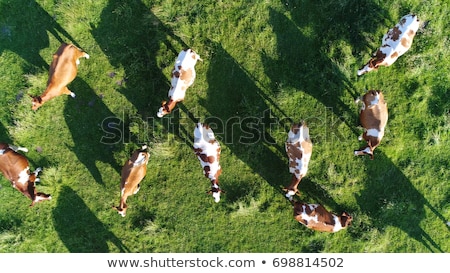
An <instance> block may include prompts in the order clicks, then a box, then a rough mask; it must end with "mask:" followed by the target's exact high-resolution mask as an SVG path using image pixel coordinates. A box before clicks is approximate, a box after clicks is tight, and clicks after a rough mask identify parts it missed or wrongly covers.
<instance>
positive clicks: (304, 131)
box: [283, 122, 313, 200]
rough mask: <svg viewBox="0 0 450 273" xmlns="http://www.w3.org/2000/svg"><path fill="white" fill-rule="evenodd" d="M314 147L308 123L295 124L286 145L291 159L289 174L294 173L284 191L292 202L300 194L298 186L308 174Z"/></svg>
mask: <svg viewBox="0 0 450 273" xmlns="http://www.w3.org/2000/svg"><path fill="white" fill-rule="evenodd" d="M312 146H313V145H312V142H311V138H310V137H309V128H308V126H307V125H306V122H302V123H301V124H300V123H294V124H293V125H292V126H291V129H290V131H289V133H288V138H287V140H286V143H285V149H286V153H287V155H288V158H289V172H290V173H292V179H291V184H289V186H287V187H286V188H284V189H283V190H284V191H285V192H286V197H287V198H289V200H292V197H293V196H294V195H295V194H297V193H298V189H297V187H298V184H299V183H300V181H301V180H302V178H303V177H304V176H305V175H306V173H307V172H308V165H309V160H310V159H311V154H312Z"/></svg>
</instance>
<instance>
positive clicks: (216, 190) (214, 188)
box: [206, 181, 225, 203]
mask: <svg viewBox="0 0 450 273" xmlns="http://www.w3.org/2000/svg"><path fill="white" fill-rule="evenodd" d="M206 193H208V194H211V195H212V197H213V198H214V202H216V203H219V202H220V194H221V193H225V191H224V190H222V189H221V188H220V187H219V184H218V183H216V182H215V181H214V182H212V183H211V189H210V190H209V191H207V192H206Z"/></svg>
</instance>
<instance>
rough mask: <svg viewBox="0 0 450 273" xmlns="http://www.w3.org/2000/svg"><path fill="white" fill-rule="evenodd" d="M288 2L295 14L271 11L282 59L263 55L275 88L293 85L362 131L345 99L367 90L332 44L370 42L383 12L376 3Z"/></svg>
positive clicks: (357, 47) (355, 45)
mask: <svg viewBox="0 0 450 273" xmlns="http://www.w3.org/2000/svg"><path fill="white" fill-rule="evenodd" d="M282 3H283V4H284V6H285V7H286V9H287V10H288V11H289V13H290V15H291V18H288V17H287V16H286V15H285V14H283V13H281V12H279V11H277V10H274V9H270V10H269V14H270V24H271V25H272V27H273V30H274V32H275V34H276V35H277V51H278V58H277V59H274V58H272V57H270V56H267V55H266V54H262V60H263V63H264V68H265V71H266V74H267V75H268V76H269V77H270V78H271V80H272V83H273V85H274V88H273V90H276V89H277V87H276V86H284V87H293V88H295V89H297V90H299V91H302V92H305V93H307V94H309V95H311V96H312V97H314V98H315V99H317V100H318V101H320V102H321V103H322V104H323V105H324V106H325V107H327V108H330V109H331V110H332V111H333V112H334V114H335V115H336V116H337V117H338V118H339V119H341V121H342V122H345V123H346V124H347V125H348V127H349V128H350V129H351V130H353V132H354V133H355V134H358V133H359V132H357V130H356V129H355V126H354V124H358V118H357V116H356V115H355V114H354V111H352V110H351V109H350V107H349V104H351V103H352V101H351V99H345V100H343V98H344V97H345V96H346V95H348V94H350V95H351V97H353V98H356V97H357V96H359V94H360V93H361V91H358V90H356V89H355V88H354V86H353V84H352V82H351V81H350V79H348V78H347V76H345V75H344V74H343V72H342V71H341V69H340V67H339V65H338V63H340V62H343V63H345V59H343V57H344V56H345V55H343V54H340V53H341V52H340V51H339V49H335V51H336V52H333V53H332V55H335V56H332V57H331V58H333V59H331V58H330V57H329V54H330V52H329V51H330V46H336V44H339V43H340V42H341V41H345V42H346V43H347V44H350V45H351V46H352V48H353V51H354V52H359V51H360V50H362V49H363V48H364V47H365V46H366V43H365V38H364V37H363V35H362V33H364V32H370V31H372V30H374V29H375V26H376V22H377V21H378V20H381V19H380V18H381V14H382V13H383V10H381V9H380V8H379V7H378V6H377V5H376V4H374V3H373V2H371V1H341V2H339V3H337V2H333V1H332V2H329V3H328V2H326V1H302V2H301V4H299V1H282ZM368 14H370V16H368ZM368 18H370V20H368ZM352 73H353V72H352ZM354 73H355V75H356V70H355V72H354ZM347 97H348V96H347ZM347 100H348V101H347Z"/></svg>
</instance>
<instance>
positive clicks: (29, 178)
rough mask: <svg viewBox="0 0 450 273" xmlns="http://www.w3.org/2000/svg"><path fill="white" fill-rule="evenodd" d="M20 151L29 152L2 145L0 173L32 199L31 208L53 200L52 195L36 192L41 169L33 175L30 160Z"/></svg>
mask: <svg viewBox="0 0 450 273" xmlns="http://www.w3.org/2000/svg"><path fill="white" fill-rule="evenodd" d="M18 151H23V152H28V149H26V148H23V147H18V146H14V145H10V144H7V143H0V171H1V172H2V173H3V175H4V176H5V177H6V179H8V180H9V181H10V182H11V185H12V186H13V187H14V188H16V189H17V190H18V191H20V192H21V193H22V194H23V195H25V196H26V197H28V198H30V199H31V201H32V202H31V205H30V207H32V206H34V204H36V203H38V202H40V201H44V200H50V199H52V197H51V196H50V194H46V193H43V192H37V191H36V187H35V183H36V182H39V178H38V177H37V176H38V174H39V172H40V171H41V168H37V169H36V170H35V171H34V172H33V173H31V172H30V165H29V163H28V159H27V158H26V157H25V156H24V155H22V154H19V153H18Z"/></svg>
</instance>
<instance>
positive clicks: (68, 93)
mask: <svg viewBox="0 0 450 273" xmlns="http://www.w3.org/2000/svg"><path fill="white" fill-rule="evenodd" d="M62 93H63V94H66V95H70V96H71V97H72V98H75V93H74V92H72V91H70V90H69V88H67V86H65V87H64V88H63V90H62Z"/></svg>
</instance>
